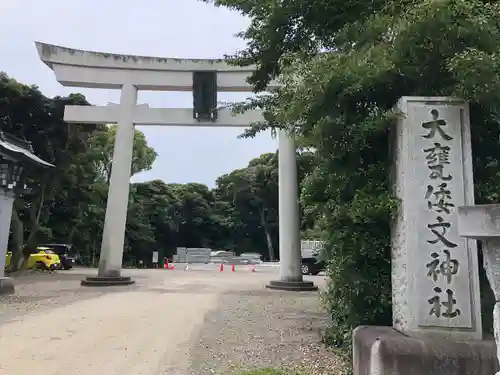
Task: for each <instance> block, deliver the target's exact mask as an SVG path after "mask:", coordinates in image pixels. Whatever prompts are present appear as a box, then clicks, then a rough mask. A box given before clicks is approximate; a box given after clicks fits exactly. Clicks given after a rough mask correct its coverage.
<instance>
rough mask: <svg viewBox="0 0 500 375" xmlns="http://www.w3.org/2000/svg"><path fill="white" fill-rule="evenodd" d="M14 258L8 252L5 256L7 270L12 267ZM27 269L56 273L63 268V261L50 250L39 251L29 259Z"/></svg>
mask: <svg viewBox="0 0 500 375" xmlns="http://www.w3.org/2000/svg"><path fill="white" fill-rule="evenodd" d="M11 258H12V252H11V251H9V252H7V255H6V256H5V268H7V267H8V266H9V265H10V260H11ZM24 268H25V269H32V268H37V269H42V270H48V271H55V270H57V269H59V268H61V259H60V258H59V256H58V255H57V254H54V253H53V252H52V251H50V250H48V249H47V250H39V251H38V252H36V253H33V254H31V255H30V257H29V258H28V262H26V264H25V266H24Z"/></svg>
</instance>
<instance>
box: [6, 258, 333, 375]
mask: <svg viewBox="0 0 500 375" xmlns="http://www.w3.org/2000/svg"><path fill="white" fill-rule="evenodd" d="M193 268H194V267H193ZM73 271H74V272H73ZM73 271H71V272H67V273H57V274H54V275H50V274H34V275H26V276H23V277H19V278H17V279H16V280H15V283H16V295H14V296H0V374H6V375H25V374H30V373H37V374H39V375H87V374H88V375H165V374H168V375H189V374H193V375H194V374H196V375H208V374H210V375H212V374H216V375H226V374H230V373H233V372H235V371H238V370H247V369H252V368H276V367H279V366H281V365H284V366H286V367H287V368H290V366H294V365H302V366H303V367H305V368H306V370H307V371H306V372H304V374H307V375H323V374H325V375H326V374H328V375H337V374H339V372H338V371H337V369H338V366H339V364H338V363H337V362H338V361H337V359H336V356H335V355H333V353H331V352H329V351H328V350H327V349H326V348H325V347H324V346H323V345H321V344H320V343H319V340H320V331H321V330H322V329H323V328H324V327H325V324H326V314H325V313H324V312H322V311H321V309H320V307H319V304H318V294H317V293H291V292H279V291H271V290H267V289H265V288H264V285H265V284H266V283H267V282H268V281H269V280H271V279H273V278H275V277H276V276H277V275H276V270H273V269H262V270H258V272H257V273H250V272H249V270H248V269H246V268H243V267H242V268H239V269H237V272H223V273H221V272H218V271H214V270H212V269H210V268H208V269H205V270H201V269H200V270H196V269H194V270H193V271H189V272H184V271H183V270H176V271H164V270H127V271H126V272H125V273H126V274H128V275H130V276H132V277H133V278H134V279H135V280H136V285H134V286H131V287H125V288H124V287H115V288H104V289H102V288H82V287H81V286H80V280H81V279H82V278H83V277H84V276H85V275H87V274H95V270H73ZM315 282H317V283H318V284H319V285H321V284H322V282H323V280H322V278H318V277H316V278H315Z"/></svg>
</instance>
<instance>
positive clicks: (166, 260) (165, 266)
mask: <svg viewBox="0 0 500 375" xmlns="http://www.w3.org/2000/svg"><path fill="white" fill-rule="evenodd" d="M163 267H164V268H165V269H167V270H168V268H169V266H168V259H167V258H165V264H164V265H163Z"/></svg>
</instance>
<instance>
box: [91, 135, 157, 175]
mask: <svg viewBox="0 0 500 375" xmlns="http://www.w3.org/2000/svg"><path fill="white" fill-rule="evenodd" d="M116 129H117V128H116V125H112V126H108V127H104V128H102V129H101V130H100V131H96V132H94V133H93V135H92V140H91V143H92V153H93V155H94V156H97V157H94V158H93V160H94V163H95V168H96V169H97V170H98V171H99V174H100V175H102V177H103V178H104V180H105V181H106V182H107V183H109V179H110V178H111V166H112V164H113V150H114V148H115V138H116ZM157 156H158V154H157V153H156V151H155V150H154V149H152V148H151V147H149V146H148V143H147V141H146V137H145V136H144V133H143V132H141V131H140V130H137V129H135V136H134V151H133V154H132V171H131V174H132V176H133V175H135V174H137V173H139V172H144V171H148V170H150V169H151V168H152V166H153V163H154V161H155V159H156V157H157Z"/></svg>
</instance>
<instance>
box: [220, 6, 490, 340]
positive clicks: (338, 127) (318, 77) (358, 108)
mask: <svg viewBox="0 0 500 375" xmlns="http://www.w3.org/2000/svg"><path fill="white" fill-rule="evenodd" d="M212 2H214V3H215V4H217V5H222V6H227V7H230V8H232V9H236V10H238V11H240V12H242V13H243V14H245V15H248V16H249V17H250V18H251V24H250V27H249V28H248V29H247V30H246V31H245V32H244V33H242V36H243V38H244V39H245V40H246V42H247V43H248V47H247V48H246V49H245V50H243V51H241V52H240V53H238V54H237V55H236V56H234V59H233V62H234V63H236V64H238V65H245V66H246V65H250V64H256V65H257V68H258V70H257V72H256V74H255V75H254V77H253V78H252V81H251V82H252V83H254V84H255V90H257V91H258V90H261V89H263V88H264V87H265V85H266V83H267V82H268V81H269V79H271V78H274V77H276V76H277V75H278V74H280V80H281V82H282V84H283V86H282V88H281V89H279V90H277V91H276V92H275V93H273V94H272V95H270V97H266V98H265V100H264V99H262V98H261V99H257V100H254V102H253V105H261V106H264V107H265V110H266V113H267V118H268V119H270V120H272V121H271V125H273V126H280V127H282V128H286V129H288V131H293V132H295V133H296V134H297V135H298V136H299V137H301V138H302V141H303V142H304V143H305V144H308V145H309V146H311V147H313V148H314V149H315V163H316V166H315V169H314V171H313V172H312V173H311V174H310V175H309V176H308V177H307V180H306V182H305V186H304V188H303V192H302V193H303V196H302V198H303V202H304V204H305V205H307V206H308V209H309V210H310V212H313V213H314V215H315V216H316V218H317V222H318V223H321V225H322V229H323V234H324V236H325V239H326V240H327V246H326V250H327V255H328V257H329V278H330V282H329V289H328V296H327V297H328V298H327V299H328V306H329V309H330V312H331V314H332V318H333V325H334V326H335V327H336V329H335V330H334V331H332V332H333V333H334V335H333V337H332V339H333V341H334V342H335V343H336V344H338V345H344V344H345V343H348V341H349V339H350V337H351V330H352V328H353V327H355V326H357V325H360V324H379V325H390V324H391V308H390V307H391V286H390V220H391V217H392V215H393V214H394V212H395V210H396V207H397V201H396V200H395V199H394V197H393V196H392V195H391V193H390V184H389V170H390V166H391V164H392V160H391V159H390V157H389V153H388V150H389V133H390V129H391V128H392V127H393V125H394V115H393V113H392V108H393V107H394V105H395V103H396V101H397V100H398V98H399V97H401V96H404V95H415V96H445V95H449V96H459V97H463V98H465V99H467V100H469V101H470V105H471V122H472V123H473V124H475V126H474V127H473V129H472V143H473V150H474V151H473V152H474V155H473V159H474V160H473V163H474V170H475V183H476V188H475V191H476V201H477V202H480V203H486V202H492V201H493V200H494V199H496V198H498V182H499V181H498V180H499V176H500V170H499V165H498V162H497V160H498V158H499V157H500V154H499V153H500V151H499V149H500V148H499V147H498V146H499V144H498V143H499V141H498V133H499V132H500V121H499V119H500V116H499V114H500V105H499V103H500V100H499V99H500V98H499V95H500V90H499V88H500V60H499V58H498V52H497V51H498V50H499V47H500V45H499V44H500V38H499V36H500V28H499V25H500V22H499V21H500V13H499V10H500V3H499V2H485V1H478V0H475V1H465V0H445V1H411V2H408V1H390V2H387V1H375V2H373V1H354V2H345V1H344V2H341V1H336V0H335V1H324V0H302V1H295V2H290V1H279V2H278V1H267V0H253V1H238V0H215V1H212ZM290 124H293V126H290ZM261 128H262V126H260V127H259V128H258V129H257V130H260V129H261ZM250 135H252V134H251V133H250Z"/></svg>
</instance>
